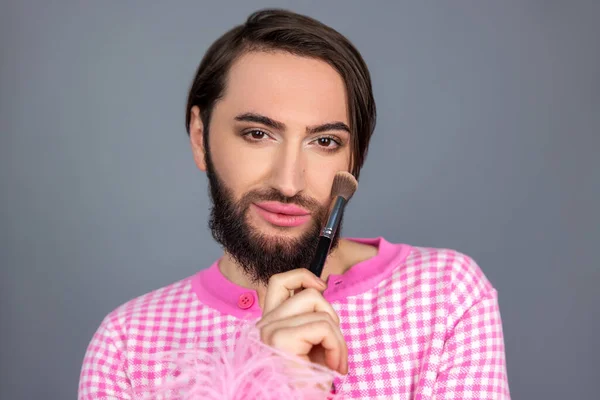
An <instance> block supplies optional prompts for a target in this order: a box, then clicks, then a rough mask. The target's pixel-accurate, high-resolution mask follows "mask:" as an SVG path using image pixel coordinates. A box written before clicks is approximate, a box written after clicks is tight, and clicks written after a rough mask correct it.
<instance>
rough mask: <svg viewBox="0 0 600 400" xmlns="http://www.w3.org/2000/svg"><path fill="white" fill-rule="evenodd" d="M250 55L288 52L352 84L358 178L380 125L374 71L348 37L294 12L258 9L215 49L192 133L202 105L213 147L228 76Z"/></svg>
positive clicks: (204, 69) (194, 99) (203, 66)
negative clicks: (215, 112)
mask: <svg viewBox="0 0 600 400" xmlns="http://www.w3.org/2000/svg"><path fill="white" fill-rule="evenodd" d="M250 51H286V52H289V53H291V54H295V55H299V56H303V57H310V58H315V59H320V60H322V61H325V62H327V63H328V64H329V65H331V66H332V67H333V68H335V69H336V70H337V71H338V73H339V74H340V75H341V77H342V79H343V80H344V83H345V86H346V96H347V98H348V108H349V110H348V112H349V120H350V130H351V132H352V135H351V136H352V139H351V148H352V158H351V163H352V173H353V175H354V176H355V177H356V178H357V179H358V175H359V173H360V169H361V168H362V166H363V163H364V160H365V157H366V154H367V148H368V146H369V140H370V139H371V135H372V134H373V130H374V129H375V121H376V108H375V100H374V98H373V89H372V87H371V78H370V75H369V70H368V68H367V66H366V64H365V62H364V60H363V58H362V56H361V55H360V53H359V52H358V50H356V48H355V47H354V46H353V45H352V43H350V41H349V40H348V39H346V38H345V37H344V36H343V35H341V34H340V33H338V32H337V31H335V30H334V29H332V28H330V27H328V26H326V25H324V24H323V23H321V22H319V21H317V20H315V19H313V18H310V17H307V16H304V15H299V14H296V13H293V12H290V11H286V10H278V9H267V10H261V11H257V12H255V13H253V14H251V15H250V16H249V17H248V19H247V20H246V22H245V23H244V24H243V25H239V26H236V27H235V28H233V29H231V30H230V31H229V32H227V33H225V34H224V35H223V36H221V37H220V38H219V39H217V40H216V41H215V42H214V43H213V44H212V45H211V46H210V48H209V49H208V51H207V52H206V54H205V55H204V57H203V59H202V61H201V62H200V65H199V66H198V70H197V72H196V77H195V78H194V81H193V83H192V86H191V88H190V91H189V95H188V101H187V109H186V117H185V119H186V121H185V124H186V129H187V131H188V134H189V131H190V118H191V109H192V107H194V106H198V107H199V108H200V113H201V119H202V124H203V127H204V143H205V146H207V149H208V127H209V125H210V117H211V113H212V109H213V107H214V105H215V103H216V102H217V101H218V100H219V99H220V98H221V97H222V96H223V94H224V91H225V85H226V78H227V73H228V72H229V69H230V68H231V65H232V64H233V62H234V61H235V60H236V59H238V58H239V57H240V56H241V55H243V54H245V53H247V52H250Z"/></svg>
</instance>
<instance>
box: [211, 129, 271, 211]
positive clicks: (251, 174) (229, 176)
mask: <svg viewBox="0 0 600 400" xmlns="http://www.w3.org/2000/svg"><path fill="white" fill-rule="evenodd" d="M236 139H237V138H235V137H233V135H231V137H228V136H226V135H219V134H216V135H215V136H214V138H211V141H210V151H211V156H212V161H213V164H214V167H215V169H216V171H217V174H218V175H219V178H221V180H222V181H223V182H226V183H227V187H229V188H230V189H231V190H233V192H234V195H235V198H236V199H239V197H240V196H241V195H242V194H243V193H245V192H246V191H247V190H248V189H249V188H251V187H253V186H254V185H256V183H257V182H260V181H261V180H264V177H265V175H266V174H267V173H268V170H269V164H268V160H269V158H268V157H266V155H265V154H263V152H261V151H249V150H248V146H244V145H243V142H242V141H241V140H236Z"/></svg>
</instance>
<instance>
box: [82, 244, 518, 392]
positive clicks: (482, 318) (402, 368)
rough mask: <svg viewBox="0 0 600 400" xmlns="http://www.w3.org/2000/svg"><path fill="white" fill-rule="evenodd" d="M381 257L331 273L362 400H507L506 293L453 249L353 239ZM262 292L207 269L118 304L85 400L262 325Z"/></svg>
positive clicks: (157, 374) (93, 353)
mask: <svg viewBox="0 0 600 400" xmlns="http://www.w3.org/2000/svg"><path fill="white" fill-rule="evenodd" d="M352 240H355V241H359V242H362V243H368V244H371V245H374V246H377V247H378V254H377V255H376V256H375V257H373V258H371V259H369V260H367V261H364V262H361V263H359V264H356V265H354V266H353V267H352V268H351V269H350V270H348V271H347V272H346V273H344V274H343V275H332V276H330V278H329V281H328V284H329V286H328V288H327V290H326V291H325V292H324V296H325V298H326V299H327V300H328V301H329V302H330V303H331V304H332V306H333V308H334V309H335V310H336V312H337V313H338V315H339V316H340V319H341V330H342V333H343V334H344V337H345V339H346V342H347V344H348V358H349V359H348V363H349V373H348V376H347V377H346V378H345V379H344V380H342V381H340V382H337V387H338V389H339V390H340V391H342V392H343V393H344V394H345V395H346V396H348V397H350V398H357V399H373V398H381V399H509V398H510V394H509V387H508V381H507V375H506V364H505V352H504V338H503V332H502V322H501V317H500V311H499V308H498V298H497V292H496V290H495V289H494V287H493V286H492V285H491V284H490V282H489V281H488V280H487V279H486V277H485V276H484V274H483V273H482V271H481V270H480V268H479V267H478V266H477V264H476V263H475V262H474V261H473V260H472V259H471V258H469V257H468V256H466V255H464V254H461V253H459V252H457V251H453V250H448V249H434V248H423V247H414V246H409V245H406V244H392V243H389V242H387V241H386V240H385V239H383V238H377V239H352ZM260 315H261V310H260V307H259V305H258V298H257V295H256V292H255V291H253V290H249V289H246V288H243V287H240V286H237V285H235V284H233V283H232V282H230V281H228V280H227V279H226V278H225V277H224V276H223V275H222V274H221V273H220V271H219V268H218V264H217V262H215V263H214V264H213V265H212V266H211V267H209V268H208V269H204V270H202V271H200V272H198V273H197V274H196V275H194V276H191V277H189V278H186V279H183V280H181V281H179V282H176V283H174V284H171V285H169V286H166V287H163V288H161V289H158V290H156V291H154V292H151V293H148V294H145V295H143V296H141V297H138V298H136V299H134V300H131V301H129V302H127V303H125V304H124V305H122V306H120V307H118V308H117V309H115V310H114V311H113V312H111V313H110V314H109V315H107V316H106V318H105V319H104V320H103V322H102V323H101V325H100V327H99V328H98V330H97V332H96V333H95V334H94V336H93V338H92V340H91V342H90V344H89V347H88V349H87V352H86V355H85V358H84V360H83V367H82V370H81V376H80V382H79V399H80V400H87V399H130V398H131V397H130V393H131V389H132V388H133V389H136V388H142V387H152V386H153V385H159V384H160V383H161V382H164V379H165V375H166V374H167V373H168V371H167V370H166V369H163V368H164V367H163V366H162V365H161V364H160V363H149V362H148V361H147V360H148V358H149V357H150V356H152V355H153V354H155V353H157V352H164V351H171V350H178V349H179V350H180V349H184V348H189V347H190V346H191V347H193V346H194V345H195V344H198V343H200V344H201V345H202V346H203V347H204V348H205V349H207V350H210V349H215V348H218V347H220V346H226V345H230V344H231V341H232V340H234V339H233V336H234V335H233V333H234V330H235V329H236V323H237V322H239V321H240V319H241V318H252V319H258V318H260Z"/></svg>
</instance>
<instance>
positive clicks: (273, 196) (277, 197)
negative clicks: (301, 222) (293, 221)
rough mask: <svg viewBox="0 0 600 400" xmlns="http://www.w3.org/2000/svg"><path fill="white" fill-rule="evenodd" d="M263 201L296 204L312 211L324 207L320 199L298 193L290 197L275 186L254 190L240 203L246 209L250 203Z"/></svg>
mask: <svg viewBox="0 0 600 400" xmlns="http://www.w3.org/2000/svg"><path fill="white" fill-rule="evenodd" d="M261 201H277V202H280V203H284V204H294V205H297V206H299V207H303V208H306V209H307V210H309V211H311V212H317V211H319V210H321V208H322V206H321V204H319V202H318V201H316V200H315V199H312V198H310V197H308V196H305V195H303V194H300V193H298V194H296V195H294V196H292V197H288V196H286V195H284V194H283V193H281V192H280V191H279V190H277V189H275V188H269V189H262V190H261V189H257V190H252V191H250V192H248V193H246V194H245V195H244V196H243V197H242V199H241V200H240V205H241V206H242V209H243V210H246V209H247V208H248V207H250V204H252V203H257V202H261Z"/></svg>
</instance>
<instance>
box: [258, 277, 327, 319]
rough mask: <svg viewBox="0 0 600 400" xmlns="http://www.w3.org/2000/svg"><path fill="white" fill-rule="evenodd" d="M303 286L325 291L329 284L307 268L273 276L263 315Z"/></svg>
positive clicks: (270, 280)
mask: <svg viewBox="0 0 600 400" xmlns="http://www.w3.org/2000/svg"><path fill="white" fill-rule="evenodd" d="M302 288H314V289H318V290H320V291H323V290H325V289H326V288H327V284H326V283H325V282H323V281H322V280H321V279H319V278H318V277H317V276H316V275H315V274H313V273H312V272H310V271H309V270H307V269H306V268H297V269H294V270H291V271H287V272H283V273H281V274H275V275H273V276H271V278H270V279H269V283H268V286H267V293H266V295H265V305H264V308H263V315H264V314H266V313H268V312H269V311H271V310H273V309H275V308H277V306H279V305H280V304H281V303H283V302H284V301H285V300H287V299H288V298H290V295H291V293H293V291H294V290H297V289H302Z"/></svg>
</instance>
